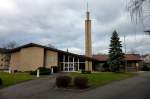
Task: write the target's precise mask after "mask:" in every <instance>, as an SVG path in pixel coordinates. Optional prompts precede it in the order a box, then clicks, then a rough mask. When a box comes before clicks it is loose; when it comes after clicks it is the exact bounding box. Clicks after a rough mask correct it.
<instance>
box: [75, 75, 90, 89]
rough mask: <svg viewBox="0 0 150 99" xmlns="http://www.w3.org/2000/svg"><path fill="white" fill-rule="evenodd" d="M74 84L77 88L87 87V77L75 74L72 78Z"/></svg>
mask: <svg viewBox="0 0 150 99" xmlns="http://www.w3.org/2000/svg"><path fill="white" fill-rule="evenodd" d="M73 83H74V86H75V87H77V88H79V89H84V88H87V87H88V79H87V78H86V77H80V76H77V77H75V78H74V81H73Z"/></svg>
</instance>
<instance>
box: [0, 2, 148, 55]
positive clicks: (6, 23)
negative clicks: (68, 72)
mask: <svg viewBox="0 0 150 99" xmlns="http://www.w3.org/2000/svg"><path fill="white" fill-rule="evenodd" d="M86 2H87V1H86V0H0V45H3V44H5V43H7V42H11V41H16V42H17V43H18V44H19V45H22V44H26V43H31V42H32V43H40V44H43V45H46V44H49V43H51V44H52V45H54V46H55V47H57V48H58V49H61V50H66V49H67V48H68V49H69V51H70V52H73V53H77V54H84V20H85V10H86ZM89 10H90V12H91V19H92V42H93V53H94V54H97V53H107V52H108V47H109V43H110V37H111V34H112V32H113V31H114V30H115V29H116V30H117V32H118V33H119V35H120V38H121V40H123V37H124V35H125V36H126V44H127V51H130V50H137V51H138V52H140V53H150V37H148V36H147V35H145V34H144V33H143V32H142V31H143V30H144V28H143V26H142V25H138V26H136V25H135V24H134V23H131V20H130V15H129V13H128V12H127V10H126V2H125V0H89ZM122 44H123V42H122Z"/></svg>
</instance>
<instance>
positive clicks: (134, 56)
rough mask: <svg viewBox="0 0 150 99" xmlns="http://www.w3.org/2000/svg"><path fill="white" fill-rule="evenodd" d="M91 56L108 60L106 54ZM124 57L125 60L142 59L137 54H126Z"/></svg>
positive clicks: (103, 60) (100, 59)
mask: <svg viewBox="0 0 150 99" xmlns="http://www.w3.org/2000/svg"><path fill="white" fill-rule="evenodd" d="M93 58H95V59H97V60H99V61H102V62H105V61H108V59H109V57H108V55H101V54H98V55H93ZM125 59H127V61H141V60H142V58H141V56H140V55H138V54H126V55H125Z"/></svg>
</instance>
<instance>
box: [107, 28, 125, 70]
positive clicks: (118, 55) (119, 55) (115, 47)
mask: <svg viewBox="0 0 150 99" xmlns="http://www.w3.org/2000/svg"><path fill="white" fill-rule="evenodd" d="M108 64H109V66H110V69H111V71H112V72H119V71H120V70H121V69H125V68H124V54H123V52H122V44H121V41H120V38H119V35H118V33H117V32H116V30H115V31H114V32H113V33H112V37H111V41H110V48H109V61H108Z"/></svg>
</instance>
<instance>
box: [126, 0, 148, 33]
mask: <svg viewBox="0 0 150 99" xmlns="http://www.w3.org/2000/svg"><path fill="white" fill-rule="evenodd" d="M127 1H128V3H127V6H128V10H129V12H130V15H131V19H132V21H134V22H136V23H138V22H142V24H143V26H144V28H145V29H146V30H145V32H149V34H150V0H127Z"/></svg>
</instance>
